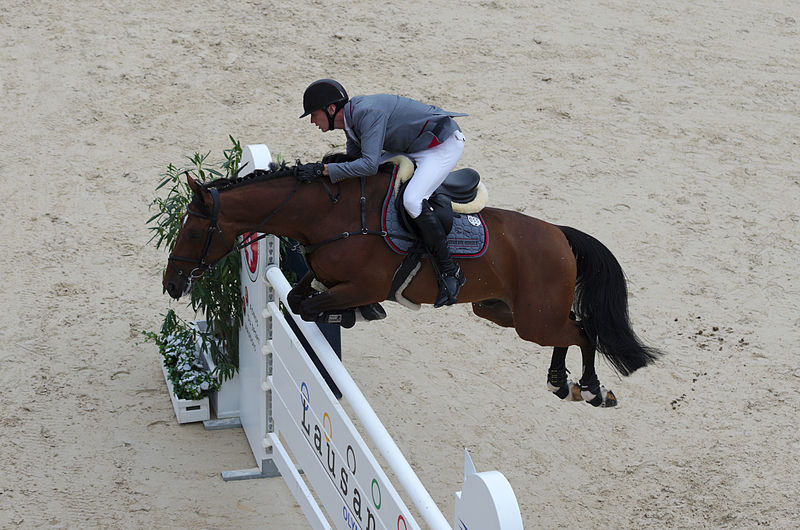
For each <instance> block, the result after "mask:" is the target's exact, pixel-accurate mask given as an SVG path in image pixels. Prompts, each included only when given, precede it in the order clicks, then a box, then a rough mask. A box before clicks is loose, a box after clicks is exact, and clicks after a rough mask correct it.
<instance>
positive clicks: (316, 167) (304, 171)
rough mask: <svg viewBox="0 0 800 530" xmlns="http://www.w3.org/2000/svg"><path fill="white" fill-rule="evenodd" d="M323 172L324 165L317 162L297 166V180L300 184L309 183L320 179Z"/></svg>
mask: <svg viewBox="0 0 800 530" xmlns="http://www.w3.org/2000/svg"><path fill="white" fill-rule="evenodd" d="M324 171H325V164H320V163H317V162H314V163H311V164H297V179H298V180H300V181H302V182H311V181H312V180H314V179H315V178H318V177H321V176H322V175H323V173H324Z"/></svg>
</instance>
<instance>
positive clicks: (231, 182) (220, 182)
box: [203, 161, 296, 191]
mask: <svg viewBox="0 0 800 530" xmlns="http://www.w3.org/2000/svg"><path fill="white" fill-rule="evenodd" d="M247 169H248V168H246V167H240V168H239V171H242V170H247ZM239 171H237V172H236V175H234V177H232V178H227V177H222V178H218V179H214V180H212V181H209V182H205V183H203V189H206V190H209V189H212V188H214V189H217V190H219V191H225V190H228V189H231V188H238V187H239V186H243V185H245V184H252V183H254V182H262V181H265V180H272V179H276V178H281V177H290V176H294V175H295V173H296V172H295V166H288V165H286V161H283V162H281V163H280V164H276V163H275V162H270V164H269V169H256V170H255V171H249V172H247V174H245V175H244V176H241V177H240V176H238V173H239Z"/></svg>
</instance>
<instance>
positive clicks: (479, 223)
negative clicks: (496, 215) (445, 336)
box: [381, 156, 489, 309]
mask: <svg viewBox="0 0 800 530" xmlns="http://www.w3.org/2000/svg"><path fill="white" fill-rule="evenodd" d="M387 162H388V163H392V164H394V165H395V168H394V170H393V172H392V180H391V182H390V185H389V189H388V191H387V194H386V198H385V199H384V201H383V208H382V211H381V228H382V230H383V232H384V233H385V234H386V235H385V236H384V240H385V241H386V244H387V245H389V247H390V248H391V249H392V250H393V251H395V252H397V253H398V254H403V255H405V259H404V260H403V262H402V263H401V264H400V266H399V267H398V268H397V270H396V271H395V274H394V277H393V278H392V286H391V289H390V292H389V295H388V296H387V300H393V301H395V302H398V303H400V304H403V305H404V306H406V307H409V308H411V309H419V307H420V306H419V304H415V303H413V302H411V301H409V300H408V299H406V298H404V297H403V290H404V289H405V288H406V287H407V286H408V285H409V284H410V283H411V280H413V279H414V276H416V274H417V272H419V270H420V268H421V259H422V258H423V257H425V255H426V251H425V249H424V247H423V245H422V243H421V241H419V240H418V239H417V236H416V235H415V234H414V230H413V228H412V226H413V225H412V223H411V220H410V219H409V217H408V214H407V212H406V211H405V208H404V207H403V192H404V191H405V187H406V185H407V184H408V181H409V180H410V179H411V176H412V175H413V173H414V164H413V163H412V162H411V160H410V159H409V158H407V157H405V156H395V157H393V158H390V159H389V160H387ZM488 196H489V194H488V191H487V190H486V187H485V186H484V185H483V183H482V182H480V175H479V174H478V172H477V171H475V170H474V169H471V168H464V169H459V170H457V171H454V172H452V173H450V175H448V176H447V178H446V179H445V180H444V182H443V183H442V184H441V185H440V186H439V188H437V190H436V191H435V192H434V193H433V194H432V195H431V197H430V199H428V202H429V203H430V205H431V206H433V208H434V213H435V214H436V216H437V217H438V218H439V220H440V222H441V223H442V226H443V227H444V229H445V232H447V233H448V236H447V245H448V247H449V249H450V254H451V255H452V256H453V257H454V258H460V259H468V258H477V257H480V256H482V255H483V254H484V253H485V252H486V249H487V248H488V246H489V233H488V230H487V228H486V224H485V223H484V222H483V218H482V217H481V214H480V210H482V209H483V207H484V206H485V205H486V202H487V199H488Z"/></svg>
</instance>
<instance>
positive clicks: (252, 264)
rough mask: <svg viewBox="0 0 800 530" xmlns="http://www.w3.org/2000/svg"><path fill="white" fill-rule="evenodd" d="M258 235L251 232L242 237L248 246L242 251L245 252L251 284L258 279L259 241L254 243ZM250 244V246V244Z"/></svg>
mask: <svg viewBox="0 0 800 530" xmlns="http://www.w3.org/2000/svg"><path fill="white" fill-rule="evenodd" d="M256 236H258V234H256V233H255V232H249V233H247V234H244V235H243V236H242V237H243V238H244V239H243V243H244V244H245V245H246V246H245V247H244V248H243V249H242V250H243V251H244V262H245V265H246V268H247V276H248V277H249V278H250V281H251V282H254V281H256V279H257V278H258V274H256V273H257V272H258V241H253V240H254V239H255V238H256ZM248 243H249V244H248Z"/></svg>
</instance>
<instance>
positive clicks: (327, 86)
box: [300, 79, 350, 129]
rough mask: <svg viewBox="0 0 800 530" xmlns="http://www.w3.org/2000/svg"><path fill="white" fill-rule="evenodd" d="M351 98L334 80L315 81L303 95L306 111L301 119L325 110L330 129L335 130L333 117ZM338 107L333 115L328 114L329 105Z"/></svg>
mask: <svg viewBox="0 0 800 530" xmlns="http://www.w3.org/2000/svg"><path fill="white" fill-rule="evenodd" d="M349 100H350V98H348V97H347V92H346V91H345V89H344V87H343V86H342V85H340V84H339V83H338V82H337V81H334V80H333V79H320V80H318V81H314V82H313V83H311V84H310V85H308V88H306V91H305V92H304V93H303V110H304V111H305V112H304V113H303V115H302V116H300V117H301V118H305V117H306V116H308V115H309V114H311V113H312V112H314V111H315V110H318V109H324V110H325V114H326V115H327V116H328V125H329V127H328V128H329V129H333V116H335V115H336V113H337V112H339V110H340V109H341V108H342V107H344V105H345V103H347V102H348V101H349ZM331 104H334V105H336V110H335V111H334V113H333V115H331V114H330V113H329V112H328V105H331Z"/></svg>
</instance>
